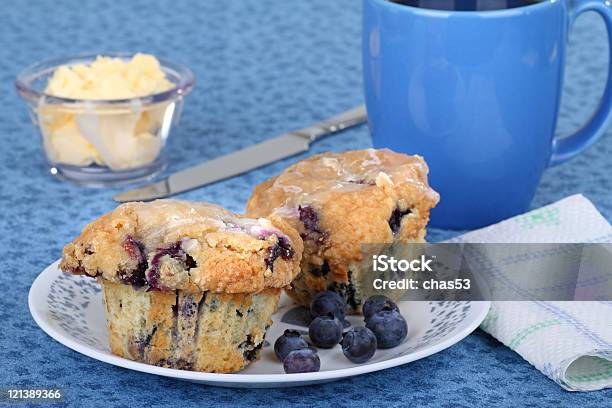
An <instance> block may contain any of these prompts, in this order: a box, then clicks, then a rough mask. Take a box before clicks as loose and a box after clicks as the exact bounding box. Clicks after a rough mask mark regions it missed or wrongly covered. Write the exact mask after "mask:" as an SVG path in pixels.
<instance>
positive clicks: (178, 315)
mask: <svg viewBox="0 0 612 408" xmlns="http://www.w3.org/2000/svg"><path fill="white" fill-rule="evenodd" d="M98 282H99V283H100V284H101V285H102V287H103V293H104V304H105V309H106V319H107V324H108V332H109V343H110V348H111V351H112V353H113V354H116V355H118V356H120V357H124V358H127V359H130V360H134V361H139V362H143V363H147V364H153V365H157V366H162V367H169V368H177V369H182V370H193V371H204V372H214V373H232V372H237V371H240V370H241V369H243V368H244V367H246V366H247V365H249V364H250V363H252V362H253V361H256V360H257V359H258V358H259V354H260V351H261V348H262V346H263V343H264V339H265V334H266V329H267V328H268V327H269V326H270V324H272V319H271V317H272V314H273V313H274V312H275V311H276V308H277V306H278V301H279V298H280V289H276V288H269V289H265V290H263V291H261V292H258V293H244V294H226V293H213V292H195V293H194V292H188V291H183V290H175V291H147V290H145V289H134V288H133V287H132V286H129V285H123V284H119V283H114V282H109V281H107V280H104V279H98Z"/></svg>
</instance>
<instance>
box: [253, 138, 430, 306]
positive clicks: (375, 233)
mask: <svg viewBox="0 0 612 408" xmlns="http://www.w3.org/2000/svg"><path fill="white" fill-rule="evenodd" d="M427 173H428V168H427V165H426V164H425V161H424V160H423V159H422V158H421V157H419V156H407V155H404V154H399V153H395V152H392V151H390V150H387V149H383V150H374V149H367V150H357V151H349V152H345V153H340V154H337V153H324V154H320V155H316V156H313V157H310V158H308V159H305V160H303V161H300V162H298V163H296V164H294V165H292V166H291V167H289V168H287V169H286V170H284V171H283V172H282V173H280V174H279V175H277V176H275V177H273V178H271V179H269V180H267V181H265V182H263V183H262V184H260V185H258V186H257V187H256V188H255V191H254V192H253V194H252V195H251V198H250V199H249V202H248V204H247V211H246V213H247V215H248V216H250V217H268V216H273V217H280V218H282V219H284V220H285V221H286V222H288V223H289V224H291V225H292V226H293V227H294V228H295V229H296V230H297V231H299V233H300V235H301V237H302V239H303V241H304V254H303V257H302V262H301V274H300V275H299V276H298V277H297V278H296V279H295V280H294V281H293V283H292V284H291V289H290V290H289V291H288V293H289V295H290V296H291V297H292V298H293V299H294V300H296V301H297V302H298V303H300V304H302V305H304V306H308V305H310V302H311V301H312V299H313V297H314V295H315V294H316V293H318V292H321V291H324V290H332V291H335V292H337V293H339V294H340V295H341V296H342V297H343V299H344V300H345V302H346V307H347V311H348V312H349V313H359V312H361V307H362V303H363V302H364V301H365V299H367V298H368V297H369V296H370V295H372V294H374V292H373V288H372V276H371V273H370V272H369V271H367V270H366V268H364V262H363V261H364V259H365V257H364V256H363V252H362V248H363V244H376V245H379V244H383V245H393V244H395V243H403V244H409V243H421V242H424V239H425V232H426V226H427V223H428V221H429V211H430V209H431V208H433V207H434V206H435V205H436V204H437V202H438V199H439V196H438V194H437V193H436V192H435V191H433V190H432V189H431V188H430V187H429V185H428V183H427ZM389 295H390V296H392V295H391V294H389Z"/></svg>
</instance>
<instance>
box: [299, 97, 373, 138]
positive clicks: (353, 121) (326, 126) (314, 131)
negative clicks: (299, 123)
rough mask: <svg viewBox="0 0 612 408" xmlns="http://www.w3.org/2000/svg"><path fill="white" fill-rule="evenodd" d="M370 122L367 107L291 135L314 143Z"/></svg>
mask: <svg viewBox="0 0 612 408" xmlns="http://www.w3.org/2000/svg"><path fill="white" fill-rule="evenodd" d="M367 121H368V115H367V113H366V108H365V105H361V106H358V107H356V108H353V109H350V110H347V111H346V112H342V113H340V114H338V115H336V116H333V117H331V118H329V119H325V120H323V121H321V122H319V123H316V124H314V125H312V126H309V127H306V128H303V129H298V130H295V131H293V132H291V133H294V134H297V135H300V136H302V137H305V138H308V139H309V140H310V142H314V141H315V140H317V139H319V138H320V137H323V136H326V135H331V134H332V133H336V132H340V131H342V130H344V129H347V128H350V127H353V126H357V125H361V124H362V123H366V122H367Z"/></svg>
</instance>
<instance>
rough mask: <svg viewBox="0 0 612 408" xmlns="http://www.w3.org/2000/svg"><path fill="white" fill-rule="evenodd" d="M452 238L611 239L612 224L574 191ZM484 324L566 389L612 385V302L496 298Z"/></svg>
mask: <svg viewBox="0 0 612 408" xmlns="http://www.w3.org/2000/svg"><path fill="white" fill-rule="evenodd" d="M451 242H478V243H479V242H504V243H506V242H508V243H535V242H540V243H583V242H612V227H611V226H610V224H609V223H608V221H606V219H605V218H604V217H603V216H602V215H601V214H600V213H599V212H598V211H597V209H596V208H595V206H593V204H592V203H591V202H590V201H589V200H588V199H586V198H585V197H584V196H582V195H574V196H571V197H568V198H565V199H563V200H561V201H558V202H556V203H554V204H551V205H548V206H546V207H542V208H540V209H538V210H534V211H531V212H528V213H526V214H524V215H520V216H517V217H514V218H511V219H509V220H506V221H503V222H501V223H499V224H496V225H492V226H490V227H487V228H483V229H481V230H477V231H473V232H470V233H468V234H465V235H462V236H460V237H458V238H455V239H453V240H451ZM610 271H611V273H612V265H610ZM480 327H481V329H483V330H484V331H486V332H487V333H489V334H491V335H492V336H493V337H495V338H496V339H498V340H499V341H501V342H502V343H504V344H505V345H506V346H508V347H510V348H511V349H512V350H514V351H516V352H517V353H519V354H520V355H521V356H522V357H523V358H524V359H525V360H527V361H529V362H530V363H531V364H532V365H534V366H535V367H536V368H537V369H538V370H540V371H541V372H542V373H544V374H546V375H547V376H548V377H550V378H551V379H552V380H554V381H555V382H557V383H558V384H559V385H561V386H562V387H563V388H565V389H566V390H569V391H593V390H599V389H602V388H609V387H612V302H610V301H600V302H530V301H524V302H493V303H492V304H491V310H490V312H489V314H488V316H487V318H486V319H485V321H484V322H483V323H482V325H481V326H480Z"/></svg>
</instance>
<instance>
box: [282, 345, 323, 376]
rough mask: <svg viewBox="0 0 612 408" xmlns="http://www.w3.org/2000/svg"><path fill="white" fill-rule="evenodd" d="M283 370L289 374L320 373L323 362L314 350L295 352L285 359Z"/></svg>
mask: <svg viewBox="0 0 612 408" xmlns="http://www.w3.org/2000/svg"><path fill="white" fill-rule="evenodd" d="M283 368H284V369H285V372H286V373H287V374H294V373H312V372H315V371H319V369H320V368H321V360H320V359H319V356H318V355H317V353H316V352H315V351H314V350H313V349H302V350H293V351H292V352H291V353H289V354H288V355H287V357H285V360H284V361H283Z"/></svg>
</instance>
